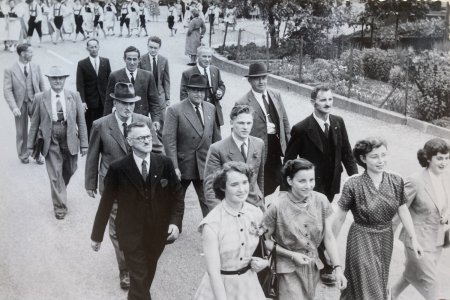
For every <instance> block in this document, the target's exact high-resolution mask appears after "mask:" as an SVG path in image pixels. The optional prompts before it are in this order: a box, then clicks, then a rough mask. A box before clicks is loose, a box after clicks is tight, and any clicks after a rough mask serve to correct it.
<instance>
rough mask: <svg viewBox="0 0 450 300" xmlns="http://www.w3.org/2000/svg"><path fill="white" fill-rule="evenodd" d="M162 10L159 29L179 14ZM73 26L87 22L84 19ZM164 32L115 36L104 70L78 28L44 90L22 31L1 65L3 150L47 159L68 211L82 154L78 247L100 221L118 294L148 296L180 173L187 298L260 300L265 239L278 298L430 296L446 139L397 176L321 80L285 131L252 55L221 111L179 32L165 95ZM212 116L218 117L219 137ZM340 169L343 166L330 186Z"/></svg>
mask: <svg viewBox="0 0 450 300" xmlns="http://www.w3.org/2000/svg"><path fill="white" fill-rule="evenodd" d="M133 5H134V2H132V1H130V2H128V1H126V2H124V3H123V4H122V6H121V8H120V9H119V10H120V11H121V15H120V18H119V22H120V27H121V28H120V32H121V34H122V29H123V28H122V26H123V25H125V26H126V28H127V30H128V34H130V33H131V31H130V30H131V29H130V28H131V22H135V23H136V24H137V22H139V21H140V17H139V16H142V14H141V13H140V12H141V9H143V7H144V8H145V7H146V4H145V3H144V2H140V3H139V4H136V5H135V6H133ZM63 6H64V4H61V3H60V2H58V1H57V2H55V4H54V5H53V6H52V8H51V14H52V16H53V18H54V23H55V26H56V25H57V26H56V35H57V37H58V36H59V38H62V37H63V35H62V31H63V30H64V25H63V21H61V19H62V18H64V15H65V9H66V8H64V7H63ZM29 7H30V20H31V21H29V25H30V24H31V27H29V31H28V33H29V34H28V35H29V36H32V35H33V31H34V29H36V30H37V31H38V34H40V32H41V31H42V28H41V27H40V24H39V22H40V21H39V20H41V18H42V10H41V6H40V5H38V4H37V3H36V2H35V0H34V1H33V2H30V3H29ZM171 7H173V9H172V12H174V11H175V10H178V8H176V5H173V6H171ZM74 8H76V10H77V12H78V16H81V15H83V18H81V19H78V21H77V22H78V23H77V24H78V25H79V24H84V22H85V21H86V19H85V16H86V15H85V14H86V13H91V14H93V16H92V22H93V26H92V31H93V32H95V31H96V30H97V31H98V30H101V31H102V32H103V34H104V36H105V37H106V36H107V35H108V34H110V29H111V27H110V26H109V23H108V22H109V21H111V19H110V17H109V16H108V14H109V13H110V16H112V18H113V19H115V15H116V12H117V10H116V8H115V6H114V5H111V3H110V2H107V4H106V5H105V8H101V7H100V6H99V5H98V3H96V4H94V5H92V6H91V4H81V3H80V2H79V1H75V4H74ZM100 8H101V9H100ZM82 10H84V12H83V13H80V11H82ZM89 10H90V12H88V11H89ZM100 11H101V13H100ZM169 11H170V10H169ZM200 11H201V10H196V9H192V10H190V14H191V16H192V21H191V22H190V24H189V27H188V28H189V29H188V31H187V32H188V36H189V35H197V36H198V37H200V36H201V35H202V28H204V21H203V19H201V18H200ZM133 13H135V15H136V18H135V19H133V18H131V16H130V14H133ZM231 13H232V12H230V14H231ZM155 14H156V15H157V13H155ZM172 16H173V17H174V18H171V19H170V20H171V21H170V22H169V28H170V26H172V28H170V29H171V30H172V29H173V22H177V21H179V20H180V19H179V17H178V14H177V15H174V14H173V15H172ZM196 19H198V21H196ZM80 20H82V21H80ZM168 21H169V20H168ZM210 21H213V20H211V19H210ZM30 22H31V23H30ZM81 22H83V23H81ZM171 23H172V25H171ZM33 24H34V25H33ZM144 24H145V23H144ZM202 24H203V26H202ZM78 25H77V26H78ZM77 28H78V31H77V34H78V33H80V34H81V35H85V34H86V32H85V31H84V30H85V27H84V26H78V27H77ZM142 28H143V29H145V26H144V27H142ZM144 31H145V30H144ZM145 32H146V33H147V31H145ZM189 32H190V34H189ZM85 37H87V35H85ZM198 37H197V38H196V40H199V39H198ZM162 42H163V41H162V40H161V38H160V37H158V36H150V37H149V38H148V40H147V52H146V53H145V54H144V53H141V51H140V50H139V49H138V48H136V47H134V46H132V45H130V46H128V47H126V48H125V49H123V53H122V54H121V56H122V57H123V67H122V68H121V69H118V70H111V66H110V62H109V59H108V58H105V57H101V56H100V55H99V52H100V51H99V50H100V41H99V40H98V39H97V38H89V39H88V40H87V41H86V50H87V52H88V56H87V57H85V58H83V59H80V61H79V62H78V66H77V71H76V74H69V73H68V72H66V71H65V70H64V69H63V68H62V67H61V66H53V67H51V68H49V71H48V72H45V76H46V77H47V79H48V82H49V85H50V88H46V83H45V77H44V76H43V75H42V72H41V69H40V67H39V65H38V64H36V63H34V62H33V61H32V59H33V46H32V45H31V44H29V43H22V44H18V45H17V49H16V52H17V54H18V61H17V62H15V63H14V64H13V65H12V66H11V67H10V68H7V69H6V70H5V74H4V98H5V100H6V102H7V103H8V105H9V108H10V109H11V112H12V114H13V115H14V117H15V124H16V148H17V156H18V158H19V160H20V162H21V163H23V164H29V163H30V157H31V158H34V160H35V161H36V163H38V164H44V163H45V165H46V169H47V173H48V177H49V181H50V197H51V199H52V204H53V209H54V215H55V218H56V219H58V220H64V219H65V218H66V217H67V216H69V217H70V210H69V207H70V203H68V201H67V199H68V196H67V185H68V184H69V182H70V179H71V176H72V175H73V174H74V173H75V172H76V170H77V166H78V153H80V154H81V155H82V156H84V155H86V156H87V157H86V165H85V174H84V175H85V189H86V193H87V195H88V196H89V197H93V198H95V197H96V194H97V193H98V194H99V195H100V203H99V207H98V211H97V213H96V216H95V220H94V223H93V228H92V233H91V247H92V249H93V250H94V251H99V250H100V248H101V243H102V242H103V236H104V231H105V229H106V226H107V225H108V223H109V228H108V230H109V236H110V239H111V241H112V244H113V246H114V250H115V254H116V260H117V265H118V275H119V284H120V287H121V288H123V289H128V290H129V291H128V299H151V296H150V287H151V285H152V282H153V279H154V277H155V274H156V267H157V263H158V259H159V258H160V256H161V254H162V252H163V251H164V248H165V246H166V245H167V244H170V243H173V242H175V241H176V240H177V239H178V237H179V236H180V234H185V233H182V224H183V214H184V203H185V196H186V190H187V189H188V187H189V186H190V185H191V184H192V185H193V187H194V189H195V191H196V194H197V197H198V201H199V205H200V209H201V212H202V216H203V220H202V221H201V223H200V224H199V226H198V231H199V232H200V234H201V237H202V249H203V253H204V258H205V266H206V268H205V269H206V273H205V275H204V276H203V278H202V280H201V282H200V283H199V286H198V289H197V291H196V294H195V296H194V299H198V300H202V299H205V300H206V299H218V300H219V299H220V300H222V299H228V300H230V299H236V300H238V299H242V300H257V299H265V298H266V294H265V292H266V291H265V290H264V289H263V288H262V286H261V282H262V280H261V278H258V272H262V271H263V270H265V269H267V268H268V266H269V265H270V263H269V260H268V259H267V257H264V255H263V257H258V256H256V255H255V253H256V252H255V250H256V249H257V248H258V247H259V246H263V248H264V249H266V250H267V251H266V252H265V253H266V254H267V255H268V254H269V253H271V255H270V257H271V259H272V260H274V259H276V270H275V271H276V273H277V275H278V276H277V278H278V286H277V288H276V294H277V297H278V299H280V300H283V299H286V300H288V299H310V300H313V299H315V297H316V294H315V293H316V287H317V285H318V284H319V282H320V281H322V282H323V283H324V284H327V285H330V286H336V287H337V288H338V289H339V290H341V299H346V300H347V299H349V300H350V299H354V300H360V299H364V300H384V299H388V297H392V299H398V297H399V296H400V294H401V293H402V291H403V290H404V289H405V288H406V287H407V286H408V285H412V286H414V287H415V288H416V289H417V290H418V291H419V292H420V294H421V295H422V296H423V297H424V298H425V299H427V300H436V297H437V293H438V286H437V271H436V270H437V269H438V268H439V259H440V257H441V254H442V251H443V249H444V248H445V247H448V246H450V240H449V224H448V218H449V214H450V208H449V203H450V188H449V187H448V182H450V180H449V171H448V164H449V160H450V151H449V150H450V149H449V147H450V146H449V144H448V142H447V141H445V140H443V139H440V138H433V139H431V140H429V141H428V142H427V143H426V144H425V145H424V146H423V148H422V149H418V152H417V158H418V161H419V164H420V166H422V167H423V170H422V171H420V172H419V173H417V174H413V175H411V176H408V177H407V178H405V179H403V178H402V177H401V176H400V175H397V174H396V173H393V172H391V171H388V170H387V168H386V166H387V162H388V144H387V143H386V141H385V140H384V139H383V138H382V137H367V138H364V139H361V140H359V141H357V142H356V143H355V144H354V146H353V147H352V145H351V143H350V140H351V139H350V137H349V136H348V133H347V130H346V125H345V122H344V119H343V118H342V117H340V116H337V115H334V114H332V108H333V92H332V90H331V89H330V88H329V87H327V85H326V84H323V85H320V86H318V87H315V88H314V89H313V90H312V92H311V95H310V102H311V105H312V107H313V113H312V114H311V115H310V116H308V117H307V118H305V119H304V120H302V121H300V122H299V123H297V124H295V125H293V126H292V127H291V125H290V122H289V120H288V116H287V113H286V109H285V107H284V104H283V95H282V93H280V92H277V91H276V90H274V89H272V87H269V84H268V76H269V72H268V70H267V68H266V66H265V64H263V63H253V64H251V65H250V66H249V69H248V73H247V74H246V75H245V77H246V79H247V81H248V83H249V90H248V91H244V92H242V97H241V98H240V99H234V102H235V103H234V106H233V108H232V110H231V113H230V115H229V116H224V115H223V112H222V105H221V102H223V101H233V100H231V99H229V98H227V97H226V91H227V88H226V86H227V83H226V82H224V80H223V79H222V75H221V70H220V69H219V68H217V67H215V66H213V65H212V64H211V60H212V55H213V50H212V49H211V48H209V47H206V46H202V45H201V43H197V42H196V43H194V42H192V43H191V42H190V44H189V49H190V50H192V52H189V53H187V54H190V55H191V62H190V67H189V68H187V69H186V70H185V71H184V72H183V74H182V76H181V82H180V83H179V86H180V93H179V95H173V94H172V95H171V94H170V85H171V84H173V82H172V83H171V80H170V71H169V65H170V59H171V57H170V56H169V55H166V56H163V55H161V54H160V53H159V51H160V47H161V44H162ZM187 43H188V42H187ZM186 50H187V47H186ZM186 52H187V51H186ZM194 52H195V53H194ZM69 76H75V77H76V89H77V90H76V91H71V90H69V89H67V88H65V81H66V79H67V77H69ZM29 121H30V128H29V130H28V122H29ZM225 124H230V126H231V129H232V130H231V134H230V135H229V136H226V137H224V136H222V131H221V126H226V125H225ZM358 165H359V166H360V168H358ZM344 168H345V170H346V172H347V174H348V175H349V177H348V179H346V180H345V182H344V183H343V186H342V189H341V173H342V172H343V170H344ZM337 194H340V196H339V197H338V198H337V197H336V195H337ZM269 195H272V197H271V198H273V199H274V200H273V201H271V202H270V203H269V202H266V197H267V196H269ZM332 202H335V203H336V204H337V205H336V206H334V205H333V206H332V205H331V203H332ZM348 211H351V213H352V215H353V218H354V222H353V223H352V225H351V227H350V231H349V235H348V238H347V247H346V256H345V262H344V261H341V260H340V255H339V251H338V247H337V241H339V240H340V239H341V237H340V236H339V232H340V230H341V227H342V224H343V223H344V221H345V219H346V216H347V213H348ZM400 223H402V229H401V234H400V240H401V241H402V242H403V244H404V246H405V257H406V262H405V271H404V273H403V275H402V276H401V278H399V279H398V281H397V282H396V283H395V284H394V285H392V289H391V288H390V287H389V284H388V278H389V266H390V263H391V257H392V252H393V241H394V230H395V229H396V227H397V225H399V224H400ZM344 266H345V267H344Z"/></svg>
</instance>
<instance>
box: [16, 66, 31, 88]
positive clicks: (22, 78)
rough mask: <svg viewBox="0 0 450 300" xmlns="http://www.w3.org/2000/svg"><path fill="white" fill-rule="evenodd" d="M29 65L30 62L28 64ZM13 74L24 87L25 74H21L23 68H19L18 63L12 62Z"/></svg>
mask: <svg viewBox="0 0 450 300" xmlns="http://www.w3.org/2000/svg"><path fill="white" fill-rule="evenodd" d="M30 65H31V64H30ZM13 74H14V75H15V76H16V77H17V79H19V82H20V84H21V85H22V86H23V87H24V88H26V83H25V80H27V79H26V78H25V75H24V74H23V70H22V69H21V68H20V66H19V63H15V64H14V69H13Z"/></svg>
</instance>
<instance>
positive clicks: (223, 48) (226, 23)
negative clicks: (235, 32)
mask: <svg viewBox="0 0 450 300" xmlns="http://www.w3.org/2000/svg"><path fill="white" fill-rule="evenodd" d="M227 33H228V22H225V34H224V35H223V45H222V54H223V52H224V51H225V42H226V40H227Z"/></svg>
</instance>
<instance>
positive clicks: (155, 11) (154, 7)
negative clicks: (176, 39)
mask: <svg viewBox="0 0 450 300" xmlns="http://www.w3.org/2000/svg"><path fill="white" fill-rule="evenodd" d="M149 7H150V16H151V17H152V21H153V22H158V16H159V14H160V11H159V3H158V1H157V0H156V1H155V0H149Z"/></svg>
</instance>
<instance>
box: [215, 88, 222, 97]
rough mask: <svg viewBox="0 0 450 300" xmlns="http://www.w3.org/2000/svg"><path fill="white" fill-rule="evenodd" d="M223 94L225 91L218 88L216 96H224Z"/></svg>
mask: <svg viewBox="0 0 450 300" xmlns="http://www.w3.org/2000/svg"><path fill="white" fill-rule="evenodd" d="M222 96H223V91H222V90H217V91H216V98H222Z"/></svg>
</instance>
